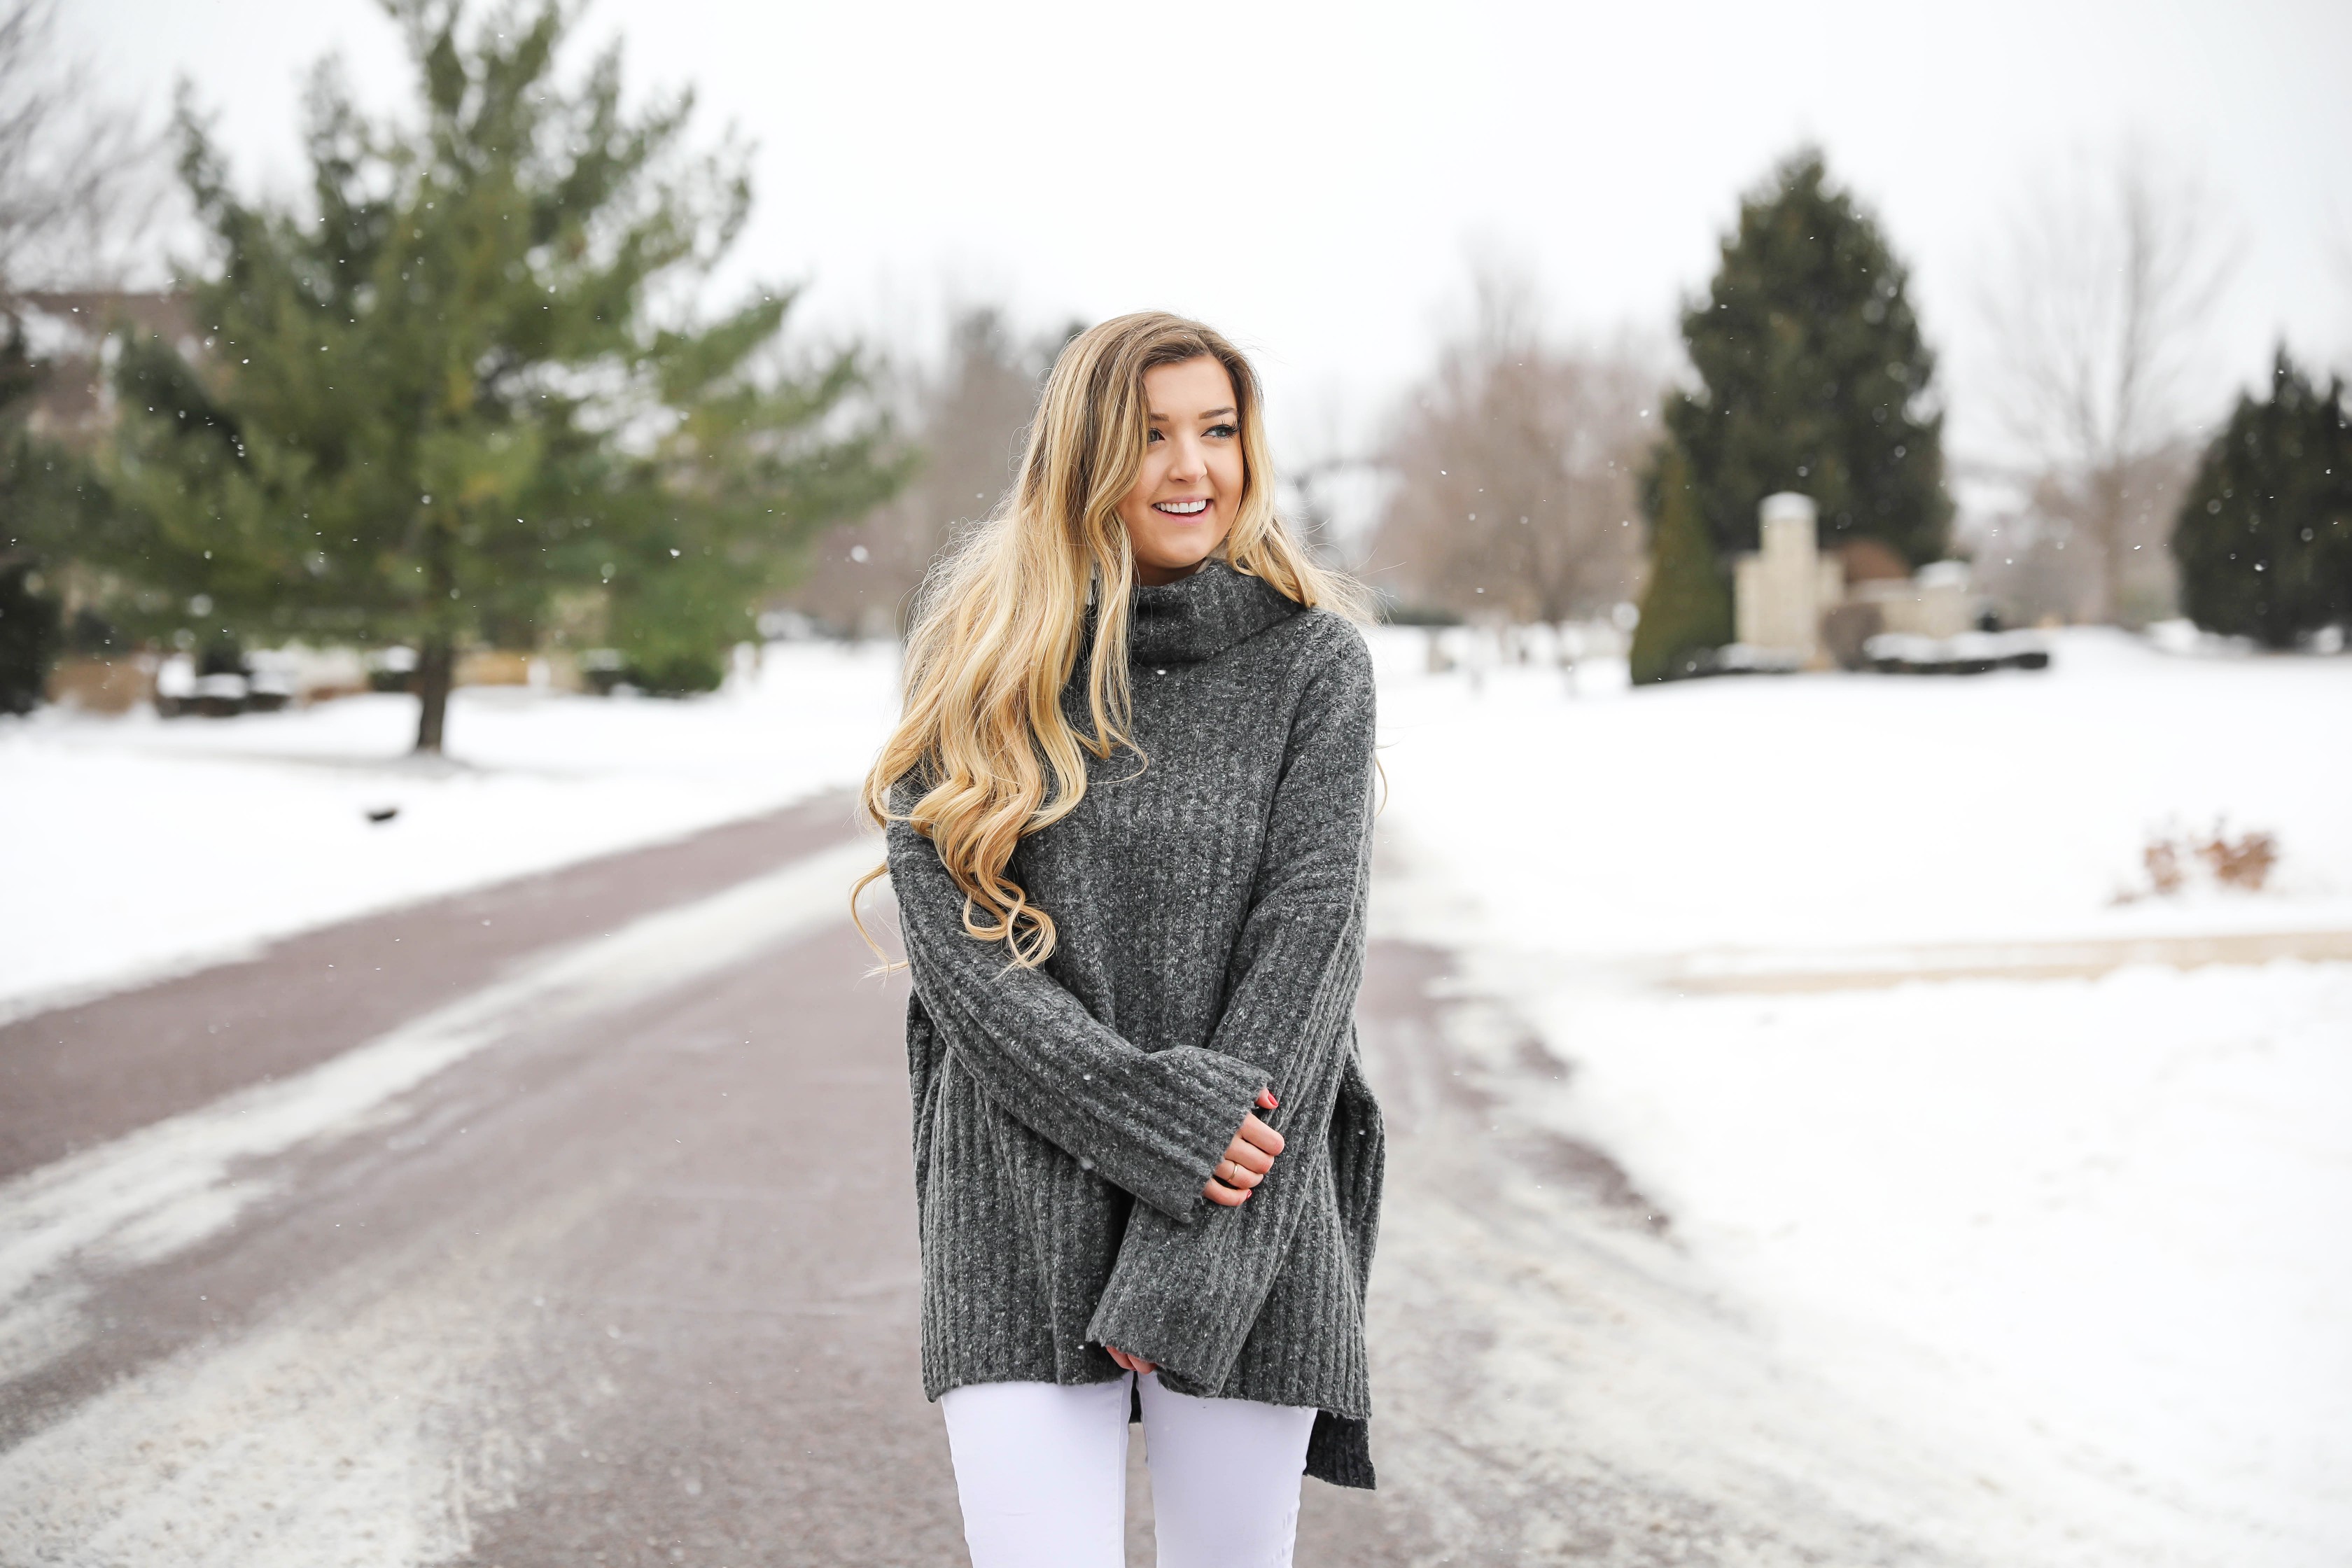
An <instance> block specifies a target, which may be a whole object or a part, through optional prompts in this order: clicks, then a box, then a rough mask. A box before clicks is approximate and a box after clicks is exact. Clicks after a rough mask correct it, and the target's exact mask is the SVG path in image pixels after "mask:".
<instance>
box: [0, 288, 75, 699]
mask: <svg viewBox="0 0 2352 1568" xmlns="http://www.w3.org/2000/svg"><path fill="white" fill-rule="evenodd" d="M5 325H6V331H5V336H0V713H28V712H30V711H32V710H33V709H34V708H36V707H37V706H38V705H39V704H40V703H41V701H42V700H44V698H45V697H46V696H47V687H48V677H49V669H50V667H51V666H52V665H53V664H54V663H55V662H56V660H57V657H58V650H59V648H60V647H61V646H62V638H63V633H62V623H63V618H64V617H63V609H62V606H61V605H59V603H58V594H57V592H56V591H55V589H54V587H53V586H52V585H51V584H50V583H49V582H48V581H47V578H48V574H47V573H46V572H44V570H43V568H44V567H49V568H55V567H57V566H59V565H61V564H62V563H63V562H64V560H65V557H66V554H67V552H68V546H69V544H70V542H71V541H72V539H73V538H74V537H75V534H76V532H77V531H78V528H79V525H80V524H81V522H82V521H83V518H84V514H85V511H86V510H87V508H86V502H87V500H88V498H89V494H90V493H91V492H92V489H93V487H91V486H90V485H89V482H88V479H89V475H88V470H87V468H86V466H85V465H84V463H83V462H82V460H81V458H80V456H79V454H78V453H75V452H71V451H68V450H67V449H66V448H65V447H62V446H60V445H59V444H58V443H57V442H55V441H52V440H47V439H44V438H43V437H40V436H37V435H36V434H35V433H34V432H33V430H32V429H31V428H30V427H29V420H28V418H27V416H28V415H29V414H30V413H31V412H32V407H33V403H34V399H35V398H36V397H37V395H38V393H39V390H40V384H41V378H42V376H43V374H45V372H46V366H45V365H44V364H43V363H41V362H40V361H38V360H36V359H35V358H34V357H33V355H32V353H30V351H29V349H28V348H27V345H26V339H25V328H24V323H23V321H19V320H17V319H16V317H15V316H14V315H13V314H12V315H10V316H9V317H8V319H7V321H6V324H5Z"/></svg>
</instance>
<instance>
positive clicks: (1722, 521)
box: [1666, 148, 1952, 565]
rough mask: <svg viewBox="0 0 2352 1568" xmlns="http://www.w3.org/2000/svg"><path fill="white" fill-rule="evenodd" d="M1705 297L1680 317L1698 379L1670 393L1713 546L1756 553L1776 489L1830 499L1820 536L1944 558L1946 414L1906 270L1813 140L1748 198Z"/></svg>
mask: <svg viewBox="0 0 2352 1568" xmlns="http://www.w3.org/2000/svg"><path fill="white" fill-rule="evenodd" d="M1722 258H1723V259H1722V265H1721V267H1720V268H1719V269H1718V270H1717V273H1716V276H1715V280H1714V283H1713V284H1712V285H1711V286H1710V288H1709V289H1708V291H1707V293H1706V296H1705V297H1704V298H1702V299H1699V300H1694V301H1692V302H1691V304H1690V305H1689V306H1688V307H1687V308H1686V309H1685V311H1684V313H1683V322H1682V329H1683V342H1684V343H1685V346H1686V347H1687V349H1688V352H1689V354H1690V362H1691V365H1692V367H1693V368H1694V369H1695V370H1696V371H1697V373H1698V379H1699V384H1698V386H1697V387H1696V389H1695V390H1693V391H1690V392H1687V393H1683V394H1679V395H1676V396H1675V397H1674V398H1672V399H1670V400H1669V401H1668V404H1667V406H1666V428H1667V429H1668V430H1669V431H1671V432H1672V433H1673V434H1674V436H1675V438H1676V439H1677V440H1678V441H1679V442H1680V443H1681V444H1682V447H1683V449H1684V451H1685V453H1686V454H1688V457H1689V459H1690V466H1691V473H1692V476H1693V479H1694V481H1695V482H1696V486H1697V491H1698V499H1699V509H1700V510H1701V512H1702V513H1703V514H1704V515H1705V517H1706V524H1707V528H1708V530H1709V531H1710V532H1711V533H1712V534H1713V535H1714V538H1715V544H1716V548H1717V551H1719V552H1722V553H1724V554H1726V555H1728V554H1731V553H1734V552H1741V551H1750V550H1754V549H1755V548H1757V538H1758V521H1757V507H1758V505H1759V503H1760V502H1761V501H1762V500H1763V499H1764V498H1765V497H1766V496H1768V495H1770V494H1772V493H1774V492H1775V491H1779V490H1797V491H1801V492H1802V493H1803V494H1805V495H1809V496H1811V498H1812V499H1813V500H1814V502H1815V503H1816V504H1817V505H1818V506H1819V507H1820V509H1821V512H1820V515H1821V531H1822V541H1821V542H1822V547H1823V548H1824V549H1830V548H1834V547H1835V546H1836V545H1838V544H1840V543H1842V542H1844V541H1846V540H1848V539H1853V538H1863V537H1867V538H1873V539H1878V540H1883V541H1885V542H1886V543H1888V544H1890V545H1892V546H1894V548H1895V550H1896V551H1898V552H1901V553H1902V555H1903V556H1904V557H1905V559H1906V560H1908V561H1909V562H1911V563H1913V564H1914V565H1917V564H1921V563H1926V562H1927V561H1932V560H1934V559H1936V558H1937V556H1939V555H1940V554H1942V553H1943V551H1944V548H1945V542H1946V530H1947V528H1948V524H1949V522H1950V521H1951V515H1952V503H1951V499H1950V497H1949V496H1948V495H1947V494H1946V493H1945V490H1944V455H1943V416H1942V414H1941V412H1940V411H1938V410H1937V409H1936V408H1935V407H1934V405H1933V399H1932V398H1931V397H1930V395H1929V387H1930V383H1931V382H1932V380H1933V377H1934V374H1935V368H1936V363H1935V356H1934V354H1933V353H1931V352H1930V351H1929V350H1928V348H1927V344H1926V343H1925V342H1922V341H1921V339H1920V336H1919V323H1918V321H1917V319H1916V317H1914V316H1913V314H1912V312H1911V304H1910V300H1909V298H1908V292H1907V289H1908V283H1907V278H1906V271H1905V268H1904V267H1903V264H1902V263H1901V262H1900V261H1899V260H1898V259H1896V258H1895V254H1894V252H1893V251H1892V250H1891V249H1889V248H1888V247H1887V244H1886V240H1885V237H1884V236H1883V235H1881V234H1880V232H1879V229H1878V226H1877V224H1876V223H1875V222H1874V220H1873V219H1872V218H1871V216H1869V215H1868V214H1867V213H1866V212H1864V210H1863V209H1862V208H1861V207H1860V206H1859V205H1857V204H1856V203H1855V202H1854V199H1853V196H1852V195H1849V194H1848V193H1847V192H1845V191H1843V190H1841V189H1839V188H1838V187H1836V186H1834V185H1832V184H1831V183H1830V179H1829V173H1828V170H1827V168H1826V166H1825V165H1824V163H1823V162H1822V154H1821V153H1820V152H1819V151H1817V150H1814V149H1811V148H1808V149H1805V150H1803V151H1801V152H1799V153H1797V154H1796V155H1795V156H1794V157H1792V158H1790V160H1789V161H1788V162H1787V163H1783V164H1782V165H1781V166H1780V169H1779V170H1778V171H1777V172H1776V173H1775V174H1773V176H1772V177H1771V178H1770V179H1769V180H1768V181H1767V182H1766V183H1765V184H1764V185H1763V186H1761V187H1760V188H1759V189H1758V190H1757V191H1755V192H1753V193H1751V194H1750V195H1748V198H1747V199H1746V200H1745V201H1743V202H1742V203H1741V205H1740V209H1739V224H1738V229H1737V231H1736V232H1734V233H1733V234H1731V235H1730V236H1728V237H1726V238H1725V240H1724V241H1723V246H1722Z"/></svg>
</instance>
